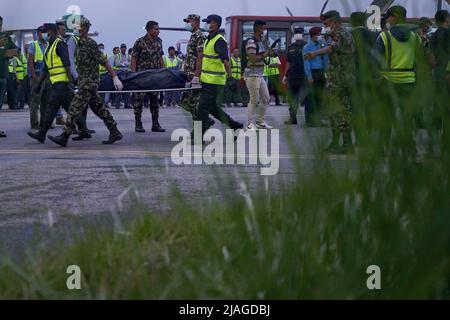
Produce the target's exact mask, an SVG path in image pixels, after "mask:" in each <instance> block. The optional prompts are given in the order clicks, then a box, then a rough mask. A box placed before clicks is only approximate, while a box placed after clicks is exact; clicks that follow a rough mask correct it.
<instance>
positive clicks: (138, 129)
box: [134, 116, 145, 133]
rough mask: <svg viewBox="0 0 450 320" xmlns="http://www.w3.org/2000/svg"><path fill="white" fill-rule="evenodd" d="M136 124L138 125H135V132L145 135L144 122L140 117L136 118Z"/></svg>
mask: <svg viewBox="0 0 450 320" xmlns="http://www.w3.org/2000/svg"><path fill="white" fill-rule="evenodd" d="M135 122H136V125H135V129H134V130H135V131H136V132H140V133H144V132H145V129H144V127H143V126H142V120H141V117H140V116H136V117H135Z"/></svg>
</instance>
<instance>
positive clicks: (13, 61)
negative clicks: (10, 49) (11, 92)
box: [8, 57, 25, 80]
mask: <svg viewBox="0 0 450 320" xmlns="http://www.w3.org/2000/svg"><path fill="white" fill-rule="evenodd" d="M14 64H15V65H16V69H15V70H14ZM8 72H9V73H12V74H15V75H16V76H17V79H18V80H23V79H24V78H25V73H24V69H23V63H22V60H21V59H19V58H17V57H13V58H11V59H10V60H9V64H8Z"/></svg>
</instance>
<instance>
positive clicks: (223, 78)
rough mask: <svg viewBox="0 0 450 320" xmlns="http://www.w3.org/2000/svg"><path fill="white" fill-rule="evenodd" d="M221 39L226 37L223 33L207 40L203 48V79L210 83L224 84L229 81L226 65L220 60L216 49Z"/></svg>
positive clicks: (204, 81)
mask: <svg viewBox="0 0 450 320" xmlns="http://www.w3.org/2000/svg"><path fill="white" fill-rule="evenodd" d="M219 39H223V41H226V40H225V38H224V37H223V36H222V35H221V34H217V35H216V36H215V37H214V38H212V39H210V40H207V41H206V43H205V47H204V49H203V62H202V74H201V77H200V78H201V81H202V82H203V83H208V84H216V85H222V86H224V85H225V83H226V82H227V73H226V71H225V66H224V64H223V62H222V60H220V57H219V55H218V54H217V53H216V50H214V46H215V45H216V42H217V41H218V40H219Z"/></svg>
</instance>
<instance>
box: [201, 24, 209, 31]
mask: <svg viewBox="0 0 450 320" xmlns="http://www.w3.org/2000/svg"><path fill="white" fill-rule="evenodd" d="M203 29H205V31H211V24H209V23H205V25H204V27H203Z"/></svg>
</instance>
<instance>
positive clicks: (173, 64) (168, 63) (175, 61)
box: [164, 57, 178, 69]
mask: <svg viewBox="0 0 450 320" xmlns="http://www.w3.org/2000/svg"><path fill="white" fill-rule="evenodd" d="M164 63H165V64H166V68H168V69H176V68H177V67H178V58H177V57H174V59H173V60H170V58H169V57H164Z"/></svg>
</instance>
